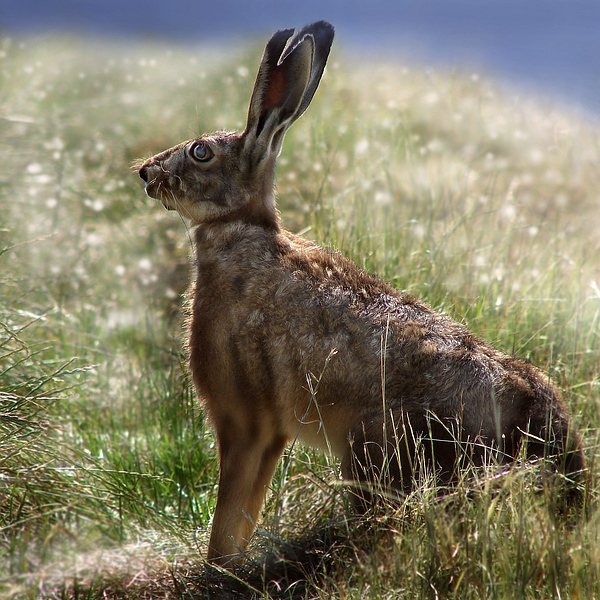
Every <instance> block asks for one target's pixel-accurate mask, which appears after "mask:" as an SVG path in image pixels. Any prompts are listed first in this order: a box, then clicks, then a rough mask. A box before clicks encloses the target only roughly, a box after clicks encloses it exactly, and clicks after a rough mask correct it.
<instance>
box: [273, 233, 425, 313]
mask: <svg viewBox="0 0 600 600" xmlns="http://www.w3.org/2000/svg"><path fill="white" fill-rule="evenodd" d="M277 251H278V254H279V260H280V262H281V264H282V266H283V267H284V268H285V270H286V271H289V272H293V273H294V274H295V276H296V277H297V278H299V279H302V280H304V281H305V282H306V283H308V284H309V285H311V286H313V287H318V288H319V289H321V290H323V291H324V290H326V289H328V288H329V289H334V288H335V289H338V290H340V291H344V292H346V293H348V294H353V295H356V296H357V297H361V298H363V299H364V300H365V302H367V303H372V302H375V301H381V300H382V299H383V298H387V299H388V301H389V302H391V303H392V304H397V303H400V304H403V305H415V306H418V307H419V309H420V310H423V311H425V312H428V313H429V312H433V311H431V309H430V308H429V307H427V306H426V305H425V304H423V303H421V302H419V301H418V300H417V299H415V298H413V297H412V296H410V295H409V294H407V293H406V292H404V291H402V290H399V289H396V288H394V287H393V286H392V285H390V284H389V283H387V282H386V281H384V280H383V279H380V278H379V277H377V276H376V275H372V274H371V273H368V272H367V271H365V270H364V269H361V268H360V267H359V266H358V265H356V264H355V263H354V262H352V261H351V260H350V259H348V258H347V257H345V256H344V255H343V254H341V253H340V252H338V251H336V250H333V249H331V248H325V247H322V246H319V245H318V244H316V243H314V242H312V241H310V240H307V239H305V238H302V237H300V236H297V235H294V234H292V233H289V232H287V231H282V232H281V233H280V235H279V236H278V240H277Z"/></svg>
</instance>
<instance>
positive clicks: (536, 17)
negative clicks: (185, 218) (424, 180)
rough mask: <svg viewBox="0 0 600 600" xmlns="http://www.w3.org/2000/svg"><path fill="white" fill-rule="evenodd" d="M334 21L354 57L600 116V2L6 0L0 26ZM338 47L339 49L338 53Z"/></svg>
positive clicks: (131, 33)
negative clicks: (466, 73)
mask: <svg viewBox="0 0 600 600" xmlns="http://www.w3.org/2000/svg"><path fill="white" fill-rule="evenodd" d="M317 19H326V20H329V21H331V22H332V23H333V24H334V25H335V26H336V28H337V30H338V38H337V41H336V47H337V48H338V49H339V48H342V49H344V50H345V51H346V52H349V53H353V56H355V57H356V59H359V58H360V57H362V56H364V55H365V54H366V55H368V57H369V58H371V57H373V56H381V57H384V58H386V59H391V60H393V59H397V58H402V59H403V60H414V61H415V62H419V63H423V64H425V65H431V66H434V67H435V66H442V67H452V66H455V65H459V66H460V67H461V68H466V69H474V70H477V71H479V72H483V73H485V74H486V75H491V76H494V77H496V78H499V79H500V80H501V81H508V82H510V83H511V85H513V86H515V87H514V89H515V90H523V91H524V92H527V93H536V94H538V95H544V96H546V97H548V98H550V99H552V100H554V101H556V102H558V103H560V104H563V105H566V106H568V107H569V108H574V109H577V110H580V111H582V112H585V113H587V114H588V116H592V117H593V118H595V119H599V118H600V34H599V33H600V2H598V1H597V0H483V1H482V0H427V1H422V0H402V1H398V0H370V1H369V2H365V1H364V0H303V1H302V2H290V1H287V0H286V1H281V0H221V1H219V2H198V1H197V0H172V1H169V2H165V1H164V0H127V1H123V0H28V1H27V2H23V1H22V0H2V2H1V3H0V33H5V34H11V33H12V34H16V33H19V34H40V33H41V34H48V33H56V32H70V33H76V34H80V35H85V36H89V35H93V36H102V37H104V36H116V37H119V38H128V39H133V38H136V39H140V38H145V39H160V38H162V39H163V40H168V41H174V40H177V41H180V42H190V43H200V42H204V43H205V42H207V41H208V42H210V41H213V40H215V39H218V40H221V41H223V40H228V41H230V42H231V43H232V44H237V43H242V42H245V41H246V40H247V38H258V37H259V36H265V35H267V34H268V33H270V32H271V31H273V30H274V29H277V28H282V27H290V26H301V25H303V24H304V23H306V22H309V21H312V20H317ZM338 51H339V50H338Z"/></svg>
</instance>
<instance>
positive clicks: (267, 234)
mask: <svg viewBox="0 0 600 600" xmlns="http://www.w3.org/2000/svg"><path fill="white" fill-rule="evenodd" d="M278 233H279V227H278V226H276V225H274V226H272V227H262V226H259V225H253V224H249V223H246V222H244V221H230V222H218V223H206V224H203V225H199V226H198V227H197V228H196V232H195V251H196V264H197V266H198V268H199V269H200V270H201V269H202V266H203V265H206V264H207V263H213V262H228V263H229V264H235V263H240V262H242V263H243V262H246V261H254V260H257V259H260V257H264V256H265V255H266V254H271V253H273V252H275V248H276V238H277V235H278Z"/></svg>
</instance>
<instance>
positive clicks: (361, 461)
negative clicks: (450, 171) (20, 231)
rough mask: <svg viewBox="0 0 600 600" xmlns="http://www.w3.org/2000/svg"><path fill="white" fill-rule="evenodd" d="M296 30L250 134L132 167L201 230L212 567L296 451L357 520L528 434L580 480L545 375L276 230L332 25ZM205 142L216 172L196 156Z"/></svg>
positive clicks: (202, 388) (247, 525) (241, 538)
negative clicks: (299, 122) (315, 454)
mask: <svg viewBox="0 0 600 600" xmlns="http://www.w3.org/2000/svg"><path fill="white" fill-rule="evenodd" d="M292 34H293V32H292V31H291V30H285V31H281V32H277V33H276V34H275V35H274V36H273V37H272V38H271V40H270V41H269V44H268V45H267V48H266V50H265V54H264V56H263V61H262V63H261V67H260V70H259V74H258V77H257V81H256V85H255V91H254V93H253V96H252V100H251V104H250V110H249V116H248V125H247V127H246V130H245V131H244V132H243V133H241V134H238V133H228V132H220V133H215V134H212V135H207V136H202V137H200V138H197V139H195V140H190V141H188V142H184V143H182V144H180V145H178V146H175V147H174V148H171V149H170V150H167V151H165V152H163V153H161V154H158V155H156V156H155V157H153V158H151V159H149V160H148V161H146V162H145V163H144V164H143V165H142V166H141V167H140V169H139V172H140V175H141V177H142V178H143V179H144V180H145V181H146V182H147V185H146V191H147V193H148V194H149V195H151V196H153V197H156V198H159V199H160V200H162V202H163V204H164V205H165V206H166V207H167V208H169V209H175V210H178V211H179V212H180V213H181V214H182V215H183V216H185V217H186V218H188V219H189V220H190V221H191V224H192V225H193V226H195V227H196V230H195V251H196V262H197V280H196V285H195V292H194V298H193V303H192V320H191V328H190V367H191V371H192V374H193V378H194V382H195V385H196V388H197V391H198V394H199V396H200V397H201V398H202V400H203V402H204V406H205V410H206V412H207V414H208V416H209V418H210V421H211V423H212V425H213V427H214V429H215V431H216V436H217V440H218V449H219V456H220V478H219V492H218V499H217V507H216V512H215V516H214V522H213V526H212V532H211V538H210V543H209V550H208V558H209V559H210V560H212V561H215V562H219V563H221V564H228V563H229V561H230V560H231V559H235V558H236V556H237V555H238V553H239V552H241V551H242V550H243V549H244V547H245V545H246V543H247V541H248V539H249V538H250V536H251V534H252V531H253V529H254V523H255V521H256V520H257V518H258V516H259V514H260V510H261V506H262V502H263V496H264V493H265V489H266V488H267V487H268V485H269V483H270V480H271V477H272V475H273V472H274V469H275V466H276V463H277V460H278V458H279V456H280V455H281V452H282V451H283V449H284V447H285V445H286V443H288V442H289V441H290V440H294V439H300V440H301V441H304V442H305V443H307V444H311V445H314V446H317V447H320V448H323V449H328V450H330V451H332V452H333V453H334V454H336V455H337V456H339V457H340V458H341V460H342V473H343V475H344V477H345V478H347V479H349V480H354V481H356V482H357V483H358V485H357V486H356V487H355V490H354V494H355V496H356V501H357V504H358V505H359V506H360V505H364V504H366V503H368V502H369V500H370V494H369V492H368V491H365V490H364V489H363V488H364V487H365V486H363V485H362V484H367V487H368V486H369V485H373V484H381V483H383V484H384V485H387V486H388V488H389V489H392V490H398V491H405V490H410V489H411V486H412V485H413V482H414V478H415V476H417V475H418V474H419V469H420V468H421V467H422V466H423V465H425V467H426V468H428V469H430V470H431V471H432V472H434V473H435V474H436V476H437V477H438V478H439V480H440V481H451V480H452V479H453V478H454V477H455V476H456V472H457V469H458V468H460V466H461V464H462V462H463V461H464V459H465V457H467V458H468V459H469V460H474V461H475V463H476V464H481V463H484V462H487V461H490V460H496V461H498V462H506V461H509V460H512V459H513V458H514V457H515V456H516V454H517V453H518V452H519V449H520V447H521V445H522V442H523V440H524V439H525V438H526V437H531V436H533V437H531V441H530V442H529V443H528V445H527V453H528V455H529V456H538V457H542V456H552V457H554V459H555V460H556V462H557V464H558V465H559V466H560V467H562V468H563V469H564V470H565V471H566V472H567V473H576V472H578V471H580V470H582V469H583V468H584V462H583V456H582V452H581V444H580V440H579V437H578V435H577V433H576V432H575V431H574V430H573V429H572V427H571V426H570V420H569V416H568V414H567V411H566V409H565V407H564V404H563V402H562V400H561V399H560V396H559V394H558V393H557V392H556V390H554V388H553V387H552V386H551V384H550V383H549V382H548V381H547V378H546V376H545V375H544V374H543V373H541V372H540V371H538V370H537V369H536V368H535V367H533V366H531V365H530V364H527V363H525V362H523V361H520V360H518V359H516V358H512V357H509V356H506V355H504V354H502V353H501V352H498V351H497V350H495V349H494V348H492V347H491V346H490V345H489V344H487V343H486V342H485V341H483V340H482V339H480V338H478V337H476V336H475V335H473V334H472V333H470V332H469V331H468V329H466V328H465V327H464V326H462V325H460V324H458V323H456V322H454V321H452V320H451V319H450V318H448V317H447V316H444V315H442V314H439V313H437V312H435V311H433V310H432V309H431V308H429V307H428V306H426V305H425V304H423V303H421V302H419V301H417V300H415V299H414V298H411V297H410V296H408V295H406V294H405V293H403V292H401V291H398V290H396V289H394V288H392V287H391V286H390V285H388V284H387V283H385V282H383V281H381V280H380V279H377V278H376V277H374V276H372V275H369V274H367V273H365V272H364V271H362V270H361V269H359V268H358V267H357V266H356V265H355V264H353V263H352V262H350V261H349V260H348V259H346V258H344V257H343V256H341V255H340V254H338V253H336V252H332V251H329V250H326V249H323V248H321V247H319V246H317V245H315V244H313V243H311V242H309V241H307V240H305V239H303V238H301V237H298V236H295V235H292V234H291V233H289V232H287V231H285V230H284V229H282V228H281V226H280V223H279V220H278V216H277V213H276V209H275V200H274V197H273V184H274V176H275V160H276V157H277V154H278V152H279V150H280V147H281V143H282V140H283V136H284V134H285V131H286V130H287V128H288V127H289V126H290V125H291V123H292V122H293V121H295V120H296V119H297V118H298V117H299V116H300V114H301V113H302V112H303V111H304V110H305V109H306V107H307V106H308V103H309V102H310V100H311V98H312V95H313V94H314V92H315V90H316V87H317V85H318V82H319V79H320V77H321V73H322V71H323V68H324V66H325V62H326V60H327V56H328V53H329V47H330V45H331V41H332V39H333V29H332V28H331V26H329V25H328V24H325V23H322V22H321V23H317V24H313V25H310V26H307V27H306V28H304V29H303V30H302V31H301V32H299V33H298V35H297V36H296V37H293V38H292V37H291V36H292ZM282 56H283V59H281V60H280V57H282ZM198 143H205V144H208V146H209V147H210V149H211V152H212V154H214V156H213V157H212V158H211V159H210V160H207V161H205V162H202V161H199V160H197V159H195V158H194V157H193V156H192V153H191V151H192V149H193V148H194V145H195V144H198ZM419 456H421V459H422V460H421V461H419Z"/></svg>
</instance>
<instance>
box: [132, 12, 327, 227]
mask: <svg viewBox="0 0 600 600" xmlns="http://www.w3.org/2000/svg"><path fill="white" fill-rule="evenodd" d="M332 41H333V27H332V26H331V25H330V24H329V23H326V22H324V21H320V22H318V23H313V24H311V25H307V26H306V27H304V28H303V29H301V30H300V31H299V32H298V33H297V34H296V35H294V30H293V29H284V30H282V31H278V32H277V33H275V34H274V35H273V37H271V39H270V40H269V42H268V44H267V47H266V48H265V52H264V55H263V58H262V62H261V64H260V68H259V70H258V75H257V77H256V83H255V84H254V91H253V92H252V98H251V100H250V108H249V110H248V122H247V125H246V129H245V130H244V131H243V132H242V133H230V132H218V133H214V134H210V135H203V136H200V137H198V138H195V139H193V140H189V141H187V142H183V143H181V144H179V145H177V146H174V147H173V148H170V149H169V150H165V151H164V152H161V153H160V154H157V155H156V156H153V157H152V158H150V159H148V160H147V161H146V162H145V163H144V164H143V165H142V166H141V167H140V168H139V174H140V177H141V178H142V179H143V180H144V181H145V182H146V193H147V194H148V195H149V196H152V197H153V198H158V199H159V200H161V201H162V203H163V204H164V206H165V207H166V208H168V209H171V210H177V211H178V212H179V213H180V214H181V215H182V216H184V217H186V218H188V219H190V221H191V222H192V224H193V225H199V224H201V223H208V222H211V221H219V220H220V221H229V220H233V219H242V220H246V221H249V222H253V223H257V224H263V225H267V226H268V225H272V226H274V225H275V224H276V223H277V214H276V210H275V201H274V197H273V186H274V179H275V161H276V159H277V156H278V154H279V152H280V151H281V146H282V143H283V138H284V136H285V133H286V131H287V130H288V128H289V127H290V125H291V124H292V123H293V122H294V121H295V120H296V119H297V118H298V117H299V116H300V115H301V114H302V113H303V112H304V111H305V110H306V108H307V107H308V105H309V104H310V101H311V100H312V98H313V96H314V93H315V91H316V89H317V86H318V85H319V81H320V79H321V75H322V74H323V69H324V68H325V63H326V62H327V57H328V55H329V49H330V48H331V43H332Z"/></svg>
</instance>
